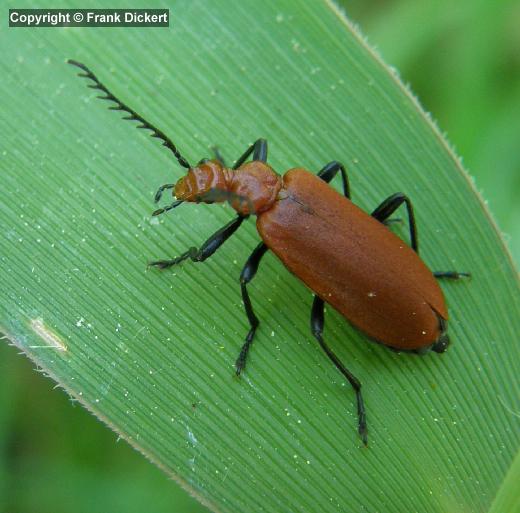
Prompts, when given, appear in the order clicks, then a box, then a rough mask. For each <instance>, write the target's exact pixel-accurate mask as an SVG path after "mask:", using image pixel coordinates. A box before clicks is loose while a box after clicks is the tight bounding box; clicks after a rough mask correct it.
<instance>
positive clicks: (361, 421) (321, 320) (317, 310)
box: [311, 296, 368, 445]
mask: <svg viewBox="0 0 520 513" xmlns="http://www.w3.org/2000/svg"><path fill="white" fill-rule="evenodd" d="M324 310H325V303H324V302H323V299H321V298H320V297H318V296H314V301H313V303H312V310H311V331H312V334H313V335H314V336H315V337H316V340H317V341H318V342H319V344H320V346H321V348H322V349H323V350H324V351H325V354H326V355H327V356H328V357H329V358H330V360H332V363H333V364H334V365H335V366H336V368H337V369H338V370H339V371H340V372H341V374H343V376H345V378H347V379H348V381H349V383H350V384H351V385H352V388H353V389H354V391H355V392H356V399H357V414H358V432H359V434H360V436H361V440H363V444H364V445H368V438H367V432H368V431H367V419H366V412H365V405H364V403H363V396H362V395H361V383H360V382H359V380H358V379H357V378H356V376H354V374H352V373H351V372H350V371H349V370H348V369H347V368H346V367H345V366H344V365H343V364H342V363H341V361H340V359H339V358H338V357H337V356H336V355H335V354H334V352H333V351H332V349H330V347H329V346H328V345H327V344H326V343H325V341H324V340H323V337H322V333H323V328H324V326H325V311H324Z"/></svg>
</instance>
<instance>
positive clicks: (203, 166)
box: [174, 160, 227, 203]
mask: <svg viewBox="0 0 520 513" xmlns="http://www.w3.org/2000/svg"><path fill="white" fill-rule="evenodd" d="M213 190H223V191H226V190H227V173H226V169H225V168H224V166H222V164H221V163H220V162H217V161H216V160H202V161H200V162H199V164H198V165H197V166H195V167H192V168H190V169H189V170H188V173H187V174H186V175H185V176H183V177H182V178H180V179H179V181H178V182H177V183H176V184H175V189H174V194H175V197H176V198H177V199H178V200H182V201H193V202H196V203H199V202H201V201H202V202H204V203H213V202H215V201H218V199H217V198H216V197H215V195H214V194H211V192H210V191H213Z"/></svg>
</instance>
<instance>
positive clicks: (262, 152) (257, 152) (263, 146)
mask: <svg viewBox="0 0 520 513" xmlns="http://www.w3.org/2000/svg"><path fill="white" fill-rule="evenodd" d="M251 153H252V154H253V160H260V161H261V162H267V141H266V140H265V139H258V140H257V141H255V143H254V144H252V145H251V146H249V148H248V149H247V150H246V151H245V153H244V154H243V155H242V156H241V157H240V158H239V159H238V160H237V161H236V162H235V165H234V166H233V169H238V168H239V167H240V166H241V165H242V164H243V163H244V162H245V161H246V160H247V158H248V157H249V155H251Z"/></svg>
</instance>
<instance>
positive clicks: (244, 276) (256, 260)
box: [235, 242, 269, 376]
mask: <svg viewBox="0 0 520 513" xmlns="http://www.w3.org/2000/svg"><path fill="white" fill-rule="evenodd" d="M268 249H269V248H268V247H267V246H266V245H265V244H264V243H263V242H261V243H260V244H258V246H257V247H256V248H255V249H254V251H253V252H252V253H251V255H250V256H249V258H248V259H247V262H246V265H244V268H243V269H242V272H241V273H240V289H241V290H242V300H243V301H244V308H245V310H246V315H247V319H248V321H249V325H250V326H251V329H250V330H249V333H248V334H247V336H246V341H245V342H244V345H243V346H242V349H241V350H240V354H239V355H238V358H237V359H236V362H235V369H236V373H237V376H239V375H240V373H241V372H242V371H243V370H244V369H245V366H246V359H247V354H248V352H249V348H250V347H251V344H252V342H253V338H254V336H255V331H256V328H258V325H259V324H260V321H259V320H258V317H257V316H256V315H255V312H254V311H253V305H252V304H251V299H250V297H249V293H248V292H247V284H248V283H249V282H250V281H251V280H252V279H253V278H254V277H255V274H256V272H257V271H258V266H259V265H260V260H262V257H263V256H264V255H265V253H266V252H267V250H268Z"/></svg>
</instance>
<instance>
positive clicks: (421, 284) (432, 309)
mask: <svg viewBox="0 0 520 513" xmlns="http://www.w3.org/2000/svg"><path fill="white" fill-rule="evenodd" d="M279 197H280V198H281V199H279V200H278V201H277V202H276V204H275V205H274V206H273V208H271V209H270V210H268V211H267V212H264V213H262V214H260V215H259V216H258V219H257V227H258V231H259V233H260V235H261V237H262V239H263V240H264V242H265V243H266V244H267V246H268V247H269V248H270V249H271V250H272V251H273V252H274V253H275V254H276V255H277V256H278V257H279V258H280V260H281V261H282V262H283V263H284V265H285V266H286V267H287V268H288V269H289V270H290V271H291V272H292V273H293V274H295V275H296V276H297V277H298V278H300V279H301V280H302V281H303V282H304V283H305V284H306V285H307V286H308V287H309V288H310V289H312V290H313V291H314V292H315V293H316V294H318V295H319V296H320V297H321V298H322V299H323V300H324V301H326V302H327V303H329V304H330V305H331V306H333V307H334V308H335V309H336V310H338V311H339V312H340V313H341V314H342V315H343V316H345V317H346V318H347V319H348V320H349V321H350V322H351V323H352V324H353V325H354V326H356V327H357V328H359V329H360V330H361V331H363V332H365V333H366V334H367V335H369V336H370V337H372V338H374V339H376V340H378V341H379V342H382V343H383V344H385V345H388V346H391V347H395V348H398V349H418V348H422V347H425V346H428V345H430V344H433V343H434V342H436V341H437V340H438V338H439V336H440V334H441V329H440V325H439V316H440V317H442V318H443V319H447V318H448V313H447V309H446V304H445V301H444V296H443V294H442V291H441V289H440V287H439V285H438V284H437V282H436V280H435V278H434V276H433V275H432V273H431V271H430V270H429V269H428V268H427V267H426V265H425V264H424V263H423V262H422V260H421V259H420V258H419V257H418V255H417V254H416V253H415V252H414V251H413V250H412V249H411V248H410V247H409V246H408V245H407V244H406V243H405V242H404V241H403V240H402V239H400V238H399V237H397V236H396V235H395V234H393V233H392V232H391V231H390V230H389V229H388V228H387V227H386V226H384V225H383V224H381V223H380V222H379V221H377V220H376V219H374V218H373V217H371V216H370V215H368V214H367V213H366V212H364V211H362V210H361V209H360V208H358V207H357V206H355V205H354V204H353V203H352V202H351V201H349V200H348V199H346V198H345V197H344V196H341V195H340V194H339V193H338V192H337V191H335V190H334V189H332V188H331V187H330V186H328V185H327V184H326V183H325V182H323V181H322V180H321V179H320V178H318V177H316V176H315V175H313V174H311V173H309V172H308V171H305V170H304V169H292V170H290V171H288V172H287V173H286V174H285V175H284V177H283V189H282V194H280V196H279Z"/></svg>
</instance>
